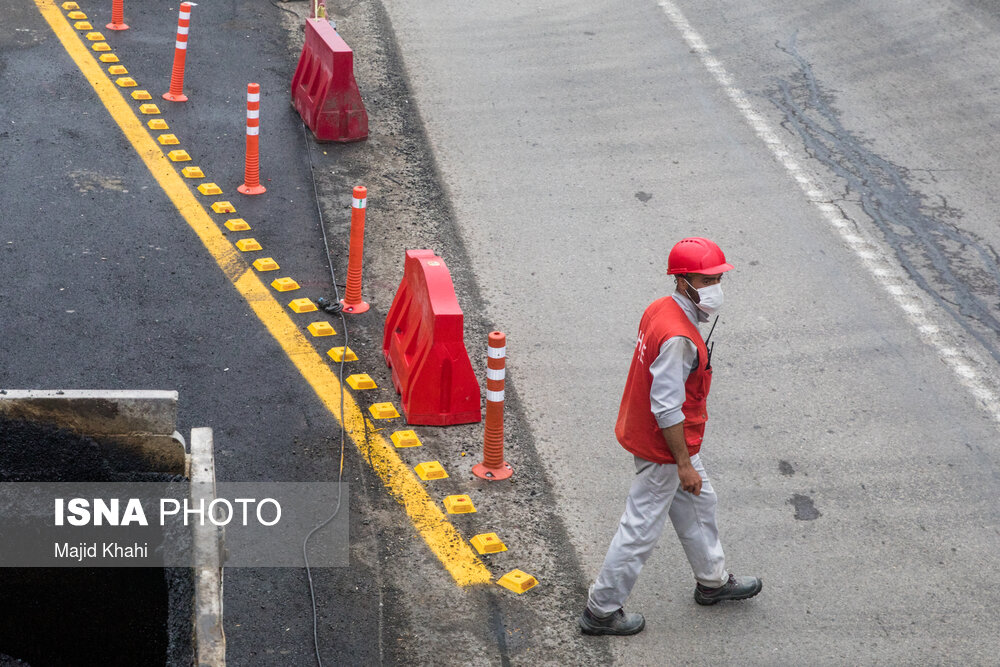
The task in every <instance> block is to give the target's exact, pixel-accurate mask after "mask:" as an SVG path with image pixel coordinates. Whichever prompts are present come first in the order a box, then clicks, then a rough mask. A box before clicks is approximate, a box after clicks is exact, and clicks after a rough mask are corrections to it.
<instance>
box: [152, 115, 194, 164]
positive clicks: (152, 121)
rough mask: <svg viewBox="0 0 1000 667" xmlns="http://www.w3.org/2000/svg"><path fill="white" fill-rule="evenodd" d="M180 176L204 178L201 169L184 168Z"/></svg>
mask: <svg viewBox="0 0 1000 667" xmlns="http://www.w3.org/2000/svg"><path fill="white" fill-rule="evenodd" d="M150 122H153V121H150ZM181 174H182V175H183V176H184V178H205V172H203V171H202V170H201V167H184V168H183V169H181Z"/></svg>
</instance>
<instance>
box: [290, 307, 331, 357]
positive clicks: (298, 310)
mask: <svg viewBox="0 0 1000 667" xmlns="http://www.w3.org/2000/svg"><path fill="white" fill-rule="evenodd" d="M288 307H289V308H291V309H292V312H295V313H311V312H313V311H315V310H319V309H318V308H317V307H316V304H315V303H313V302H312V300H311V299H292V300H291V301H290V302H289V304H288ZM331 351H332V350H331ZM327 354H330V353H329V352H327ZM331 356H332V355H331Z"/></svg>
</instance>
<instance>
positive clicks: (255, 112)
mask: <svg viewBox="0 0 1000 667" xmlns="http://www.w3.org/2000/svg"><path fill="white" fill-rule="evenodd" d="M247 118H260V109H247Z"/></svg>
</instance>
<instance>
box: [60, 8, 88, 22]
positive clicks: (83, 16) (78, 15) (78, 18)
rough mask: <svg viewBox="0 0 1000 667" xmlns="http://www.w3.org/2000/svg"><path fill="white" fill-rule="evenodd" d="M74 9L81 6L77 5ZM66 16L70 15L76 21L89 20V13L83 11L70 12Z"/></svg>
mask: <svg viewBox="0 0 1000 667" xmlns="http://www.w3.org/2000/svg"><path fill="white" fill-rule="evenodd" d="M64 9H65V8H64ZM74 9H79V7H75V8H74ZM66 16H68V17H70V18H71V19H73V20H74V21H86V20H87V15H86V14H84V13H83V12H70V13H69V14H67V15H66Z"/></svg>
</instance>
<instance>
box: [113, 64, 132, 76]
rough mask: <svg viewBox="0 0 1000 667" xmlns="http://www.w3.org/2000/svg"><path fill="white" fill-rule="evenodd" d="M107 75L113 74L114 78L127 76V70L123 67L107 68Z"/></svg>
mask: <svg viewBox="0 0 1000 667" xmlns="http://www.w3.org/2000/svg"><path fill="white" fill-rule="evenodd" d="M108 74H113V75H115V76H118V75H120V74H128V69H127V68H126V67H125V66H124V65H112V66H111V67H109V68H108Z"/></svg>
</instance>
